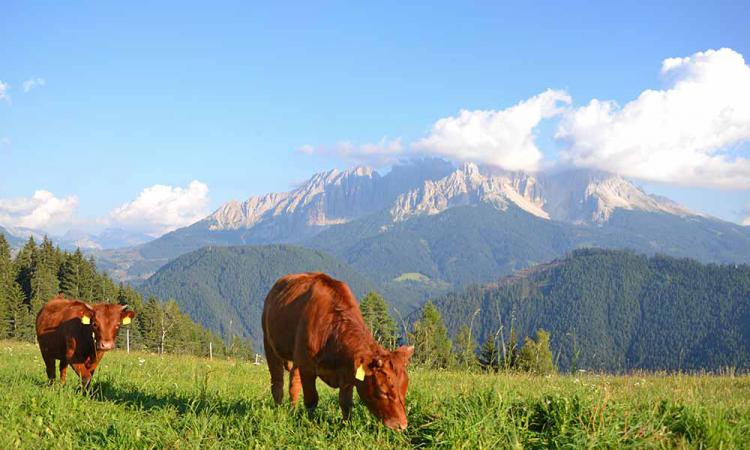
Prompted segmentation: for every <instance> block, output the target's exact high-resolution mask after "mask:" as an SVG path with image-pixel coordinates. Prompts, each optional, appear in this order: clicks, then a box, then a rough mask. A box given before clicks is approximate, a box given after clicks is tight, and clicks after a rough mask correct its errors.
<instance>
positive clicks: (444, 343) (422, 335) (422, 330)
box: [410, 302, 453, 368]
mask: <svg viewBox="0 0 750 450" xmlns="http://www.w3.org/2000/svg"><path fill="white" fill-rule="evenodd" d="M410 337H411V341H412V343H413V344H414V357H413V360H414V362H415V363H416V364H422V365H424V366H427V367H432V368H448V367H451V365H452V364H453V353H452V352H451V347H452V346H453V343H452V342H451V340H450V338H449V337H448V330H447V328H446V327H445V324H444V323H443V318H442V317H441V315H440V311H438V309H437V308H435V305H433V304H432V302H427V304H425V306H424V308H423V309H422V317H421V319H420V320H419V321H417V322H415V323H414V332H413V333H412V334H411V336H410Z"/></svg>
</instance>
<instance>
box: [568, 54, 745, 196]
mask: <svg viewBox="0 0 750 450" xmlns="http://www.w3.org/2000/svg"><path fill="white" fill-rule="evenodd" d="M661 74H662V76H663V78H664V80H665V82H666V88H665V89H663V90H646V91H643V92H642V93H641V94H640V95H639V96H638V98H637V99H634V100H632V101H630V102H628V103H627V104H625V106H623V107H620V106H619V105H618V104H617V103H615V102H613V101H602V100H598V99H594V100H591V102H590V103H589V104H588V105H586V106H583V107H580V108H577V109H575V110H572V111H570V112H569V113H566V115H565V116H564V118H563V120H561V122H560V125H559V128H558V130H557V133H556V137H557V138H559V139H561V140H563V141H565V142H567V143H568V148H567V150H565V151H564V152H563V153H562V155H561V156H562V159H563V160H565V161H568V162H570V163H572V164H574V165H577V166H583V167H593V168H599V169H603V170H607V171H611V172H617V173H620V174H623V175H626V176H631V177H634V178H639V179H644V180H650V181H656V182H664V183H677V184H682V185H692V186H706V187H719V188H727V189H747V188H750V160H749V159H748V158H747V157H746V156H744V155H746V154H747V152H746V149H747V147H744V149H745V150H743V144H745V143H747V142H748V141H750V67H748V65H747V64H746V63H745V60H744V58H743V57H742V55H741V54H739V53H737V52H735V51H734V50H731V49H727V48H724V49H720V50H708V51H705V52H699V53H696V54H694V55H692V56H688V57H685V58H668V59H665V60H664V61H663V63H662V68H661Z"/></svg>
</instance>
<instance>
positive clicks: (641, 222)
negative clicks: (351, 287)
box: [304, 205, 750, 307]
mask: <svg viewBox="0 0 750 450" xmlns="http://www.w3.org/2000/svg"><path fill="white" fill-rule="evenodd" d="M389 220H390V219H389V216H388V215H387V214H386V213H382V214H376V215H371V216H368V217H366V218H363V219H360V220H357V221H354V222H351V223H348V224H343V225H338V226H336V227H334V228H331V229H329V230H327V231H324V232H322V233H321V234H319V235H317V236H315V237H314V238H312V239H310V240H308V241H306V242H305V243H304V244H305V245H307V246H310V247H314V248H319V249H321V250H324V251H327V252H329V253H331V254H333V255H334V256H336V257H338V258H339V259H341V260H342V261H344V262H346V263H348V264H349V265H351V266H352V268H354V269H355V270H357V271H358V272H360V273H361V274H363V275H364V276H366V277H368V278H369V279H371V280H374V281H376V282H377V283H379V284H380V285H381V286H382V287H383V290H384V292H385V294H386V296H387V297H388V298H392V297H399V298H400V303H401V304H407V305H411V306H412V307H417V306H419V304H420V303H421V302H423V301H424V299H425V298H427V297H430V296H435V295H439V294H441V293H445V292H447V291H448V290H451V289H459V288H463V287H465V286H467V285H470V284H472V283H487V282H490V281H492V280H496V279H497V278H498V277H501V276H504V275H510V274H511V273H513V272H515V271H516V270H520V269H524V268H526V267H530V266H533V265H535V264H539V263H543V262H546V261H550V260H552V259H554V258H559V257H562V256H564V255H565V253H566V252H569V251H572V250H574V249H576V248H580V247H601V248H615V249H631V250H634V251H637V252H640V253H646V254H650V255H652V254H655V253H665V254H668V255H671V256H676V257H690V258H696V259H698V260H700V261H703V262H732V263H748V262H750V229H748V228H747V227H742V226H739V225H734V224H728V223H726V222H721V221H717V220H713V219H707V218H703V217H692V218H682V217H678V216H675V215H671V214H665V213H654V212H642V211H626V210H619V209H618V210H616V211H615V212H614V213H613V214H612V216H611V218H610V220H609V223H608V224H607V226H606V227H600V226H596V225H573V224H569V223H564V222H557V221H550V220H542V219H539V218H538V217H536V216H533V215H531V214H528V213H527V212H525V211H523V210H521V209H519V208H517V207H515V206H510V207H508V208H507V209H506V210H505V211H500V210H497V209H495V208H493V207H492V206H490V205H478V206H459V207H454V208H450V209H448V210H446V211H444V212H442V213H440V214H436V215H424V216H417V217H413V218H411V219H410V220H407V221H405V222H399V223H395V224H391V223H390V222H389ZM415 275H417V276H415ZM418 275H422V276H418Z"/></svg>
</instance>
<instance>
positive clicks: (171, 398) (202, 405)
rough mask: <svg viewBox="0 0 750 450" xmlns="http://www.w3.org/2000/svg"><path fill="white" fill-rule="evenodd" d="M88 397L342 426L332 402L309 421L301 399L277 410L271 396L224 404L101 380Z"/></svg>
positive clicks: (128, 404)
mask: <svg viewBox="0 0 750 450" xmlns="http://www.w3.org/2000/svg"><path fill="white" fill-rule="evenodd" d="M91 396H92V398H93V399H95V400H100V401H110V402H114V403H119V404H123V405H125V406H126V407H129V408H133V409H138V410H142V411H150V410H158V409H167V408H173V409H175V410H176V411H177V412H178V413H179V414H181V415H182V414H186V413H189V414H194V415H199V414H218V415H221V416H222V417H226V416H235V417H248V416H251V415H252V413H253V412H255V411H258V410H265V411H268V410H273V409H275V408H280V409H281V410H283V411H285V412H286V413H287V414H288V416H289V418H290V419H292V420H293V421H294V422H298V423H299V424H300V425H301V424H303V423H305V424H310V423H316V424H318V425H322V424H341V423H343V420H342V419H341V416H340V413H339V414H329V410H330V409H331V407H330V405H325V406H324V403H329V401H331V402H333V400H330V399H326V400H324V399H321V404H320V405H319V407H318V409H317V411H316V413H315V414H314V415H313V416H312V417H309V416H308V414H307V411H306V410H305V408H304V406H303V405H302V401H301V399H300V402H299V404H298V405H297V406H296V407H292V405H291V404H290V403H289V402H288V401H286V402H284V404H282V405H281V406H276V405H275V404H274V403H273V400H271V395H270V392H269V395H268V398H261V397H258V398H249V399H240V400H227V399H223V398H220V397H216V396H213V395H210V394H209V395H206V394H201V393H200V392H198V393H195V394H194V395H189V394H188V395H185V394H178V393H175V392H165V393H158V394H156V393H147V392H143V391H141V390H139V389H137V388H135V387H130V386H122V385H119V384H114V383H112V382H111V381H110V380H102V381H100V382H98V383H96V384H95V385H94V388H93V391H92V393H91ZM327 400H329V401H327ZM336 412H337V413H338V404H336Z"/></svg>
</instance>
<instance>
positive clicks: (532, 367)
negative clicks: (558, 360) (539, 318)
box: [518, 328, 557, 375]
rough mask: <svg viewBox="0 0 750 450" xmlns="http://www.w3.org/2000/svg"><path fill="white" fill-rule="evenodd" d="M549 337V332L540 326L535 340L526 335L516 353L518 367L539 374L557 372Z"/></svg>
mask: <svg viewBox="0 0 750 450" xmlns="http://www.w3.org/2000/svg"><path fill="white" fill-rule="evenodd" d="M549 339H550V335H549V333H548V332H546V331H544V330H543V329H541V328H540V329H538V330H537V332H536V340H534V339H532V338H530V337H528V336H527V337H526V339H525V340H524V343H523V347H521V351H520V353H519V354H518V368H519V369H521V370H524V371H527V372H532V373H535V374H539V375H547V374H550V373H555V372H557V368H556V367H555V363H554V361H553V358H552V350H550V342H549Z"/></svg>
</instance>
